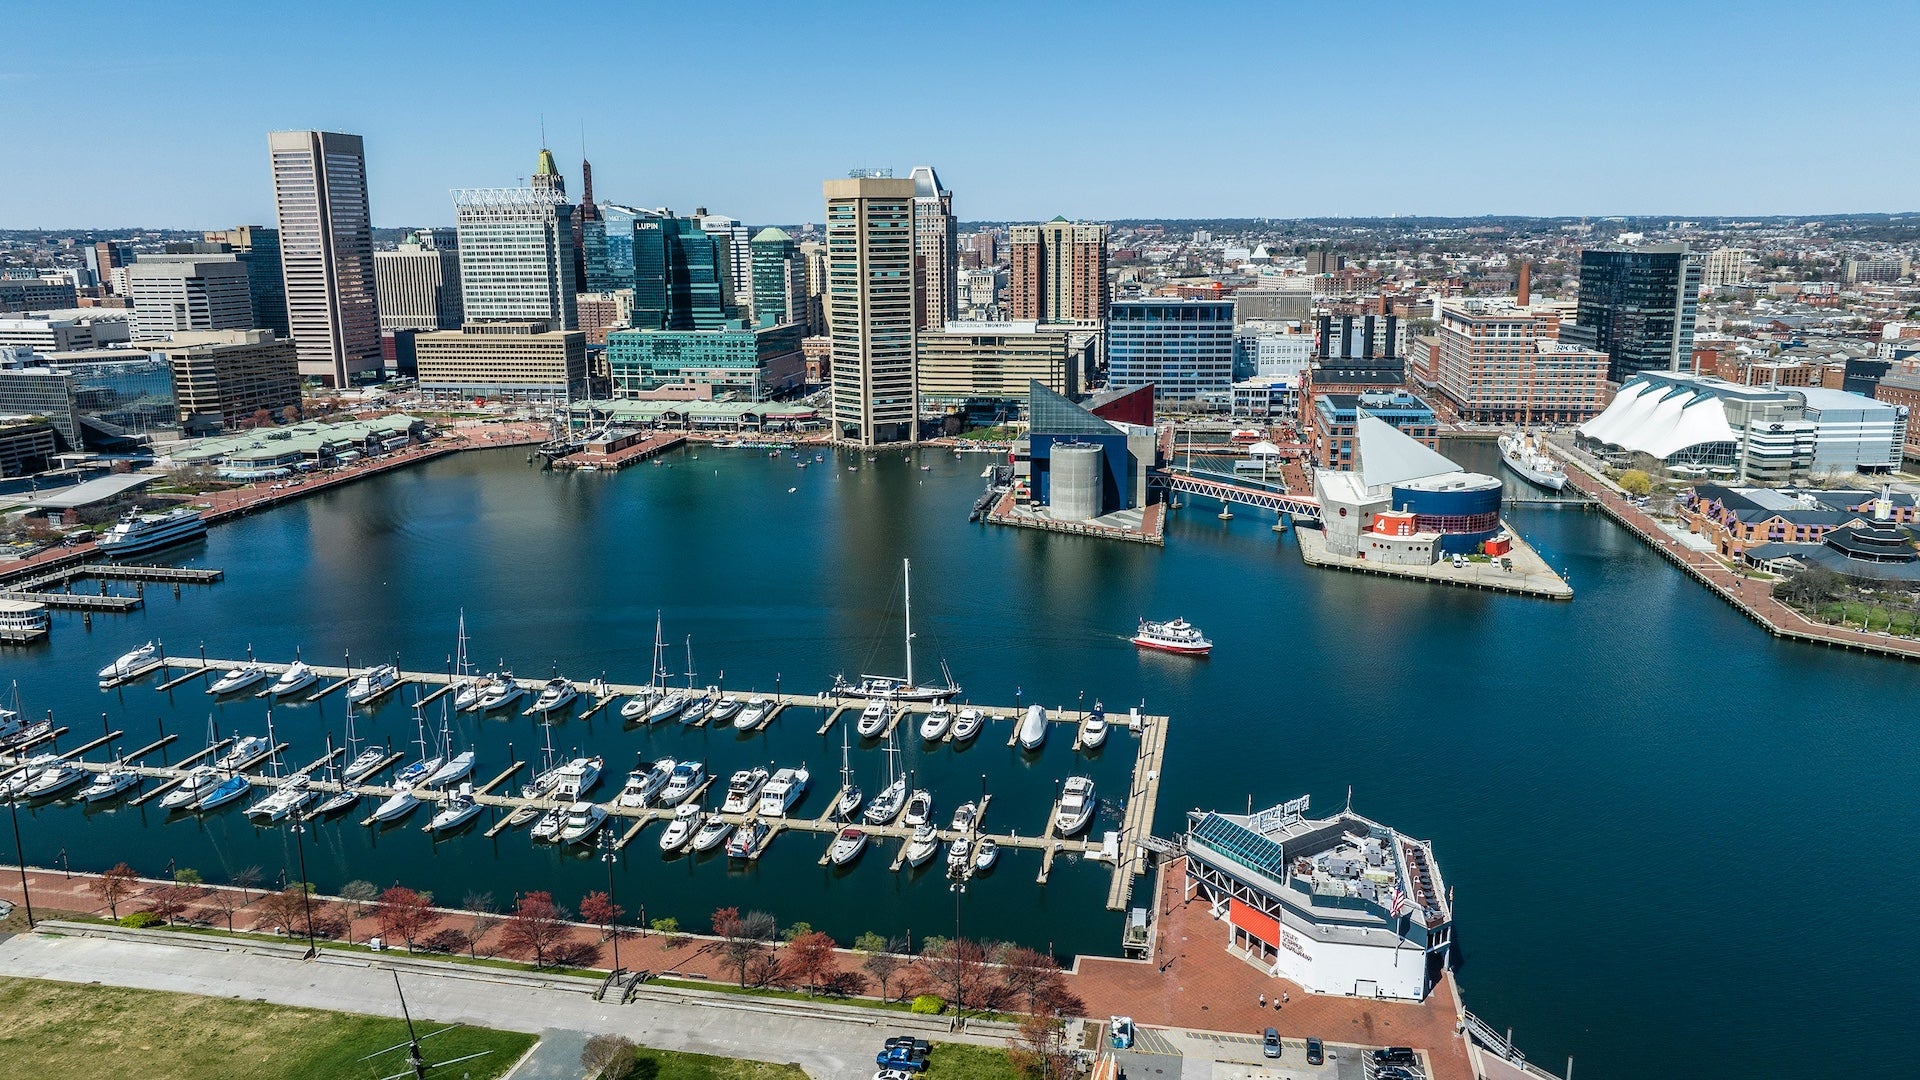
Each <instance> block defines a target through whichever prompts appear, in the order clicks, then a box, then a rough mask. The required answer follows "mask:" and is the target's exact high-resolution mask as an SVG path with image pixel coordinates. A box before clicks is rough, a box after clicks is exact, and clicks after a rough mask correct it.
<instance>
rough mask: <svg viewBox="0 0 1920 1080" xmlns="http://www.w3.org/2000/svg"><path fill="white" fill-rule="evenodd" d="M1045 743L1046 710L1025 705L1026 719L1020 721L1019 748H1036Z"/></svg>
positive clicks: (1036, 706)
mask: <svg viewBox="0 0 1920 1080" xmlns="http://www.w3.org/2000/svg"><path fill="white" fill-rule="evenodd" d="M1046 744H1047V710H1045V709H1043V708H1041V707H1040V706H1038V705H1029V706H1027V715H1026V719H1024V720H1021V721H1020V749H1022V750H1038V749H1040V748H1041V747H1042V746H1045V745H1046Z"/></svg>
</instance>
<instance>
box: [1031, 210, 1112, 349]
mask: <svg viewBox="0 0 1920 1080" xmlns="http://www.w3.org/2000/svg"><path fill="white" fill-rule="evenodd" d="M1007 235H1008V240H1009V244H1008V247H1009V251H1010V255H1011V258H1012V261H1013V269H1012V273H1011V274H1010V275H1009V276H1008V279H1007V314H1008V317H1009V318H1014V319H1033V320H1035V321H1036V322H1043V323H1069V324H1074V325H1079V326H1097V325H1099V324H1100V322H1101V320H1103V319H1105V318H1106V315H1107V295H1108V290H1107V227H1106V226H1105V225H1089V224H1086V223H1084V222H1072V221H1068V220H1067V219H1066V218H1063V217H1056V218H1054V219H1053V220H1052V221H1049V222H1047V223H1046V224H1044V225H1015V226H1013V228H1011V229H1009V230H1008V231H1007Z"/></svg>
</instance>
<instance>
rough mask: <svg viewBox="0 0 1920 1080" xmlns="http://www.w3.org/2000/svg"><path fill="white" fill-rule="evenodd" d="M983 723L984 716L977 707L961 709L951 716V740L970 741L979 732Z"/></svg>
mask: <svg viewBox="0 0 1920 1080" xmlns="http://www.w3.org/2000/svg"><path fill="white" fill-rule="evenodd" d="M985 723H986V717H984V716H982V715H981V713H980V710H979V709H973V708H967V709H961V710H960V712H959V713H958V714H956V715H955V716H954V718H953V741H954V742H957V743H963V742H971V741H972V740H973V737H974V736H975V735H978V734H980V729H981V727H983V726H985Z"/></svg>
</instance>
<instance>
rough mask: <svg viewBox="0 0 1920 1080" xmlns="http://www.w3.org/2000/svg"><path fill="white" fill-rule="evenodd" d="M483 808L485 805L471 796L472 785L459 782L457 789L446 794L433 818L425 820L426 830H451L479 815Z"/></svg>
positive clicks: (437, 831)
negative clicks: (450, 793) (445, 799)
mask: <svg viewBox="0 0 1920 1080" xmlns="http://www.w3.org/2000/svg"><path fill="white" fill-rule="evenodd" d="M483 809H485V807H483V806H481V805H480V802H479V800H477V799H475V798H474V797H473V785H472V784H461V785H460V790H459V791H456V792H454V793H453V794H452V795H449V796H447V801H446V802H444V803H442V804H440V809H439V811H438V812H436V813H435V814H434V815H433V820H431V821H429V822H427V831H428V832H430V833H440V832H451V831H453V830H454V829H457V828H459V827H460V826H462V825H465V824H466V823H467V822H469V821H472V820H473V819H474V818H476V817H479V816H480V811H481V810H483Z"/></svg>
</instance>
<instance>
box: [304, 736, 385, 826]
mask: <svg viewBox="0 0 1920 1080" xmlns="http://www.w3.org/2000/svg"><path fill="white" fill-rule="evenodd" d="M347 738H349V739H353V717H352V716H351V715H349V716H348V717H347ZM354 741H356V742H357V741H358V740H354ZM347 751H348V752H349V753H351V752H352V751H353V745H352V743H349V744H348V746H347ZM370 752H372V753H378V751H370ZM355 760H356V761H357V760H358V759H355ZM334 761H335V759H334V756H333V736H332V735H328V736H327V779H328V780H329V781H331V782H332V783H335V784H339V785H340V790H339V791H337V792H335V793H334V794H332V795H329V796H327V797H326V798H325V799H323V800H321V802H320V805H318V806H316V807H314V808H313V809H311V810H309V811H307V813H306V817H307V818H308V820H316V819H319V818H323V817H330V816H332V815H334V814H337V813H339V812H340V811H342V810H345V809H346V808H348V807H350V806H352V805H353V804H354V803H357V802H359V801H360V793H359V792H358V791H355V790H354V788H353V785H352V784H351V783H349V782H348V780H347V777H346V775H345V774H343V773H342V772H341V771H340V766H338V765H337V764H335V763H334ZM379 763H380V759H379V758H377V757H376V758H375V759H374V764H376V765H377V764H379ZM363 774H364V770H363Z"/></svg>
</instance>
